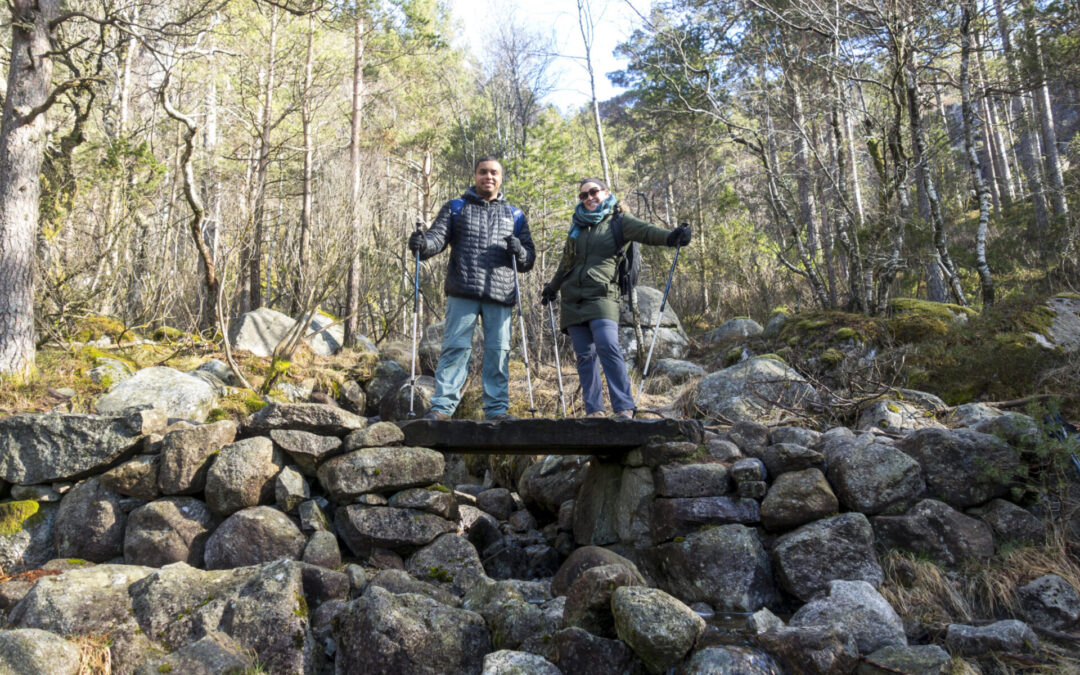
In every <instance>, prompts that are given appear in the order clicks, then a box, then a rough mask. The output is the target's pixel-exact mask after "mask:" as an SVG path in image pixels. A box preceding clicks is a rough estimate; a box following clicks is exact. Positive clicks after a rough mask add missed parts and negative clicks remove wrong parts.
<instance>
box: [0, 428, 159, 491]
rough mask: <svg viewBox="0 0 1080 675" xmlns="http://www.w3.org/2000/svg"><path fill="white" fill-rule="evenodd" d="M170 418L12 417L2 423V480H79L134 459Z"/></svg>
mask: <svg viewBox="0 0 1080 675" xmlns="http://www.w3.org/2000/svg"><path fill="white" fill-rule="evenodd" d="M165 423H166V419H165V415H163V414H162V413H161V412H158V411H152V410H141V411H138V412H132V413H130V414H126V415H75V414H66V413H48V414H44V415H36V414H34V415H12V416H10V417H5V418H4V419H0V479H2V480H4V481H6V482H8V483H15V484H21V485H33V484H37V483H51V482H54V481H69V480H76V479H79V478H82V477H85V476H88V475H91V474H95V473H99V472H101V471H102V470H104V469H106V468H108V467H110V466H112V465H114V464H117V463H118V462H121V461H123V460H124V459H127V458H128V457H130V456H132V455H134V454H135V452H136V451H137V450H138V448H139V446H140V445H141V443H142V440H143V438H144V437H146V436H147V435H149V434H153V433H158V432H160V431H161V430H163V429H164V428H165Z"/></svg>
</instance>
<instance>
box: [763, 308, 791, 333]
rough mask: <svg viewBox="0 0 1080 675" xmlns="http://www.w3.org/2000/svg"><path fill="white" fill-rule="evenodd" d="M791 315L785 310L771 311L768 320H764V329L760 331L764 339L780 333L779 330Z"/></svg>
mask: <svg viewBox="0 0 1080 675" xmlns="http://www.w3.org/2000/svg"><path fill="white" fill-rule="evenodd" d="M790 318H791V317H790V316H789V315H788V314H787V312H784V311H781V310H777V311H775V312H773V313H772V316H771V317H769V320H768V321H767V322H765V329H764V330H763V331H762V332H761V337H763V338H765V339H770V340H771V339H772V338H774V337H777V336H779V335H780V331H781V330H782V329H783V328H784V324H786V323H787V322H788V319H790Z"/></svg>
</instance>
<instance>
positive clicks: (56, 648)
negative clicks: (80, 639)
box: [0, 628, 82, 675]
mask: <svg viewBox="0 0 1080 675" xmlns="http://www.w3.org/2000/svg"><path fill="white" fill-rule="evenodd" d="M81 663H82V657H81V654H80V652H79V648H78V647H77V646H75V644H73V643H71V642H68V641H67V640H65V639H64V638H62V637H60V636H59V635H57V634H56V633H51V632H49V631H47V630H41V629H38V628H19V629H16V630H0V672H3V673H11V675H24V674H25V675H33V674H34V673H50V674H51V675H78V673H79V672H81V669H80V665H81Z"/></svg>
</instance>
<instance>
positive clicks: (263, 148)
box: [246, 7, 278, 310]
mask: <svg viewBox="0 0 1080 675" xmlns="http://www.w3.org/2000/svg"><path fill="white" fill-rule="evenodd" d="M277 29H278V11H277V8H276V7H271V9H270V45H269V47H268V52H267V62H266V79H265V80H264V82H263V100H262V113H261V115H262V120H261V125H260V126H261V128H260V131H259V159H258V164H257V165H256V168H255V190H256V192H255V208H254V209H252V214H251V225H252V227H251V239H250V241H249V242H248V256H247V261H246V267H247V269H246V273H247V278H248V301H247V306H248V309H252V310H254V309H258V308H259V307H262V305H263V289H262V258H263V250H262V247H263V238H264V237H265V236H266V235H265V233H266V193H267V185H266V182H267V174H268V173H269V171H270V131H271V129H272V127H273V124H274V123H273V116H274V108H273V103H274V87H275V86H276V85H275V67H276V66H277Z"/></svg>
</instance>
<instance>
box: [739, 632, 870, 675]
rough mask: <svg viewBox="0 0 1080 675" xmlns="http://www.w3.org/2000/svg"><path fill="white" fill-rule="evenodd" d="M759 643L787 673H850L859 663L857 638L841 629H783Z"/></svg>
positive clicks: (760, 637)
mask: <svg viewBox="0 0 1080 675" xmlns="http://www.w3.org/2000/svg"><path fill="white" fill-rule="evenodd" d="M755 642H756V643H757V644H758V646H760V647H761V648H762V649H764V650H766V651H767V652H768V653H769V654H772V655H773V656H774V657H776V659H777V660H778V661H779V662H780V663H781V664H782V665H784V666H786V668H787V672H792V673H804V674H805V675H833V674H835V673H850V672H852V671H854V670H855V666H856V665H857V664H858V663H859V650H858V647H857V646H856V644H855V638H854V637H853V636H852V635H851V633H850V632H848V631H847V630H846V629H844V628H843V627H841V626H838V625H830V626H795V627H788V626H779V627H777V628H773V629H771V630H768V631H766V632H764V633H762V634H760V635H758V636H757V637H756V638H755ZM781 672H783V671H781Z"/></svg>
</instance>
